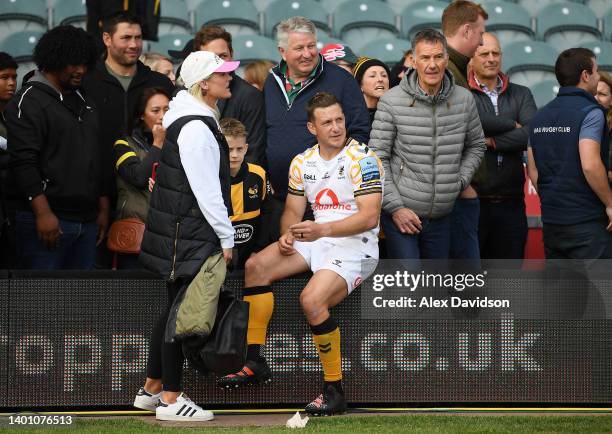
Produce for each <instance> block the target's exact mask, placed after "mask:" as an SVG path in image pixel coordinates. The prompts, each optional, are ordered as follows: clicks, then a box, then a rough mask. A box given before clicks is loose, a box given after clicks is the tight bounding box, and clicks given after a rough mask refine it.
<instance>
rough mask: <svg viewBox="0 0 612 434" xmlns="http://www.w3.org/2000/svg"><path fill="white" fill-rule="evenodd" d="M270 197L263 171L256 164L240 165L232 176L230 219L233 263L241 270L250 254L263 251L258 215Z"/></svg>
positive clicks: (263, 242) (244, 163)
mask: <svg viewBox="0 0 612 434" xmlns="http://www.w3.org/2000/svg"><path fill="white" fill-rule="evenodd" d="M269 194H270V183H269V182H268V178H267V176H266V171H265V170H264V169H263V168H262V167H261V166H258V165H257V164H251V163H247V162H243V163H242V166H241V167H240V170H239V171H238V173H237V174H236V176H235V177H232V203H231V206H232V209H231V210H230V220H231V222H232V225H233V226H234V254H235V255H236V254H237V258H236V259H235V260H234V264H235V265H236V266H237V267H238V268H244V263H245V262H246V260H247V259H249V256H250V255H251V253H253V252H257V251H259V250H261V249H263V248H264V247H266V246H265V240H264V239H263V237H262V231H261V230H260V227H261V220H262V218H261V216H262V210H263V209H265V203H266V202H267V200H268V196H269Z"/></svg>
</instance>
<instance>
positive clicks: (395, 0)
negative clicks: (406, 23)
mask: <svg viewBox="0 0 612 434" xmlns="http://www.w3.org/2000/svg"><path fill="white" fill-rule="evenodd" d="M385 1H386V3H387V4H388V5H389V7H390V8H391V9H392V10H393V12H395V15H401V14H402V12H404V9H406V7H407V6H408V5H410V4H412V3H418V2H421V1H423V0H385Z"/></svg>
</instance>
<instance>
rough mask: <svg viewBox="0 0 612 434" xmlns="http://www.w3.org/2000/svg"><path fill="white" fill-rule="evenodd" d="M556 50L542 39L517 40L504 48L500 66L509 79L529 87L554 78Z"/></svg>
mask: <svg viewBox="0 0 612 434" xmlns="http://www.w3.org/2000/svg"><path fill="white" fill-rule="evenodd" d="M558 55H559V53H558V51H557V50H556V49H555V48H553V47H552V46H550V45H549V44H547V43H546V42H542V41H517V42H514V43H512V44H510V45H508V46H507V47H506V48H504V57H503V61H502V67H503V69H504V70H505V71H506V73H507V74H508V75H509V76H510V80H511V81H513V82H515V83H517V84H522V85H523V86H528V87H531V86H532V85H533V84H534V83H537V82H540V81H544V80H549V79H550V80H554V79H555V61H556V60H557V56H558Z"/></svg>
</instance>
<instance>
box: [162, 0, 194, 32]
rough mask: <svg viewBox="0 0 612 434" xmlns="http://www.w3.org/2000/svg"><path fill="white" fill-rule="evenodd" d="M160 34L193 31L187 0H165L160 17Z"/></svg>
mask: <svg viewBox="0 0 612 434" xmlns="http://www.w3.org/2000/svg"><path fill="white" fill-rule="evenodd" d="M157 33H158V35H159V36H163V35H169V34H180V33H191V24H190V23H189V12H188V9H187V3H185V0H164V1H163V2H162V8H161V16H160V17H159V27H158V30H157Z"/></svg>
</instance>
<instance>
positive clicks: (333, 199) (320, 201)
mask: <svg viewBox="0 0 612 434" xmlns="http://www.w3.org/2000/svg"><path fill="white" fill-rule="evenodd" d="M312 209H313V211H317V210H325V209H344V210H347V211H348V210H351V204H350V203H340V201H339V200H338V195H337V194H336V193H334V191H333V190H332V189H331V188H324V189H323V190H321V191H320V192H319V193H317V196H316V197H315V203H314V204H313V205H312Z"/></svg>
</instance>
